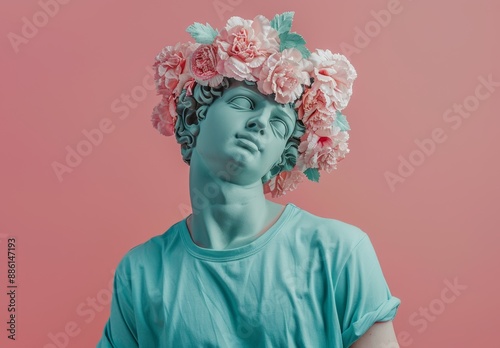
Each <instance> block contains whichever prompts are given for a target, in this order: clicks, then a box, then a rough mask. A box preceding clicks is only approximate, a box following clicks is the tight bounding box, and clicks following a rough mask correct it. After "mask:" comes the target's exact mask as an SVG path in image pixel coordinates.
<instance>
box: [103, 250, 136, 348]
mask: <svg viewBox="0 0 500 348" xmlns="http://www.w3.org/2000/svg"><path fill="white" fill-rule="evenodd" d="M127 265H128V263H127V259H126V257H124V258H123V259H122V260H121V261H120V263H119V264H118V266H117V268H116V270H115V275H114V280H113V295H112V298H111V311H110V315H109V319H108V321H107V322H106V325H105V327H104V330H103V333H102V337H101V339H100V341H99V342H98V343H97V347H96V348H137V347H139V343H138V341H137V328H136V322H135V316H134V307H133V305H132V296H131V295H132V293H131V277H130V268H128V267H127Z"/></svg>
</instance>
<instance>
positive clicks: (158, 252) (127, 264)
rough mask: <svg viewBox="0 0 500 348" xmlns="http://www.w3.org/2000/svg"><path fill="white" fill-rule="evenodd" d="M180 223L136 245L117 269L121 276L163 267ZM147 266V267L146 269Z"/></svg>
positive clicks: (122, 259)
mask: <svg viewBox="0 0 500 348" xmlns="http://www.w3.org/2000/svg"><path fill="white" fill-rule="evenodd" d="M180 223H182V220H181V221H178V222H176V223H174V224H173V225H172V226H170V227H169V228H168V229H167V230H166V231H165V232H164V233H162V234H159V235H156V236H153V237H151V238H149V239H147V240H146V241H144V242H142V243H140V244H138V245H135V246H133V247H131V248H129V250H128V251H127V252H126V253H125V254H124V255H123V257H122V258H121V260H120V261H119V263H118V266H117V268H116V270H117V272H119V273H121V274H124V275H126V274H130V273H132V272H135V271H136V270H137V269H139V268H140V269H151V267H154V266H158V267H161V263H162V259H163V253H164V252H165V250H166V249H167V247H168V246H169V245H170V244H171V240H172V239H173V238H174V237H175V235H176V231H177V227H178V224H180ZM146 265H147V267H146Z"/></svg>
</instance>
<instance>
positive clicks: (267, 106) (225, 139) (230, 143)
mask: <svg viewBox="0 0 500 348" xmlns="http://www.w3.org/2000/svg"><path fill="white" fill-rule="evenodd" d="M296 119H297V115H296V112H295V110H294V109H293V107H292V106H290V105H282V104H279V103H277V102H276V101H275V100H274V99H273V97H272V96H271V95H263V94H261V93H260V92H259V91H258V89H257V86H255V85H253V86H250V85H247V84H246V83H245V82H243V81H234V82H233V83H232V84H231V86H230V87H229V88H227V89H226V90H225V91H224V93H223V94H222V96H221V97H219V98H217V100H215V101H214V102H213V103H212V104H211V105H210V107H209V109H208V111H207V114H206V118H205V119H204V120H203V121H201V122H200V132H199V134H198V137H197V140H196V146H195V148H194V149H193V150H194V152H196V153H197V157H199V158H200V159H201V160H202V161H203V162H204V163H205V165H206V166H207V167H208V169H209V170H211V171H212V173H215V174H216V175H218V176H220V177H221V178H225V179H227V180H228V181H231V182H234V183H238V184H241V185H245V184H250V183H253V182H255V181H258V180H260V179H261V178H262V177H263V176H264V175H265V174H266V173H267V172H268V171H269V170H270V169H271V168H272V167H273V165H274V164H275V163H276V162H277V161H279V160H280V158H281V154H282V153H283V150H284V149H285V145H286V143H287V140H288V138H289V137H290V135H291V134H292V132H293V129H294V127H295V122H296Z"/></svg>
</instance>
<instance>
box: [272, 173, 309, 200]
mask: <svg viewBox="0 0 500 348" xmlns="http://www.w3.org/2000/svg"><path fill="white" fill-rule="evenodd" d="M305 179H307V177H306V175H305V174H304V173H302V172H301V171H300V170H292V171H285V172H281V173H279V174H278V175H276V176H274V177H273V178H272V179H271V180H269V181H268V182H267V183H265V184H264V193H271V195H272V197H279V196H282V195H284V194H286V193H287V192H289V191H293V190H295V189H296V188H297V186H298V184H300V183H301V182H302V181H304V180H305Z"/></svg>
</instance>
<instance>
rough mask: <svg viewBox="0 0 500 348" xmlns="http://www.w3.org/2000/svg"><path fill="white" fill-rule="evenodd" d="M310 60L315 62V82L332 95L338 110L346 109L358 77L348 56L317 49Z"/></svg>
mask: <svg viewBox="0 0 500 348" xmlns="http://www.w3.org/2000/svg"><path fill="white" fill-rule="evenodd" d="M309 60H310V61H311V62H312V63H313V64H314V70H313V71H312V74H311V75H312V76H313V77H314V84H318V85H319V88H320V89H321V90H322V91H323V92H324V93H325V94H327V95H330V96H331V98H332V101H333V103H334V104H335V108H336V109H337V110H342V109H344V108H345V107H346V106H347V104H348V103H349V99H350V98H351V95H352V85H353V82H354V80H355V79H356V77H357V74H356V70H355V69H354V67H353V66H352V65H351V63H350V62H349V60H347V58H346V57H345V56H344V55H342V54H339V53H336V54H333V53H332V52H331V51H330V50H321V49H317V50H316V51H315V52H313V53H312V54H311V56H310V57H309Z"/></svg>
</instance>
